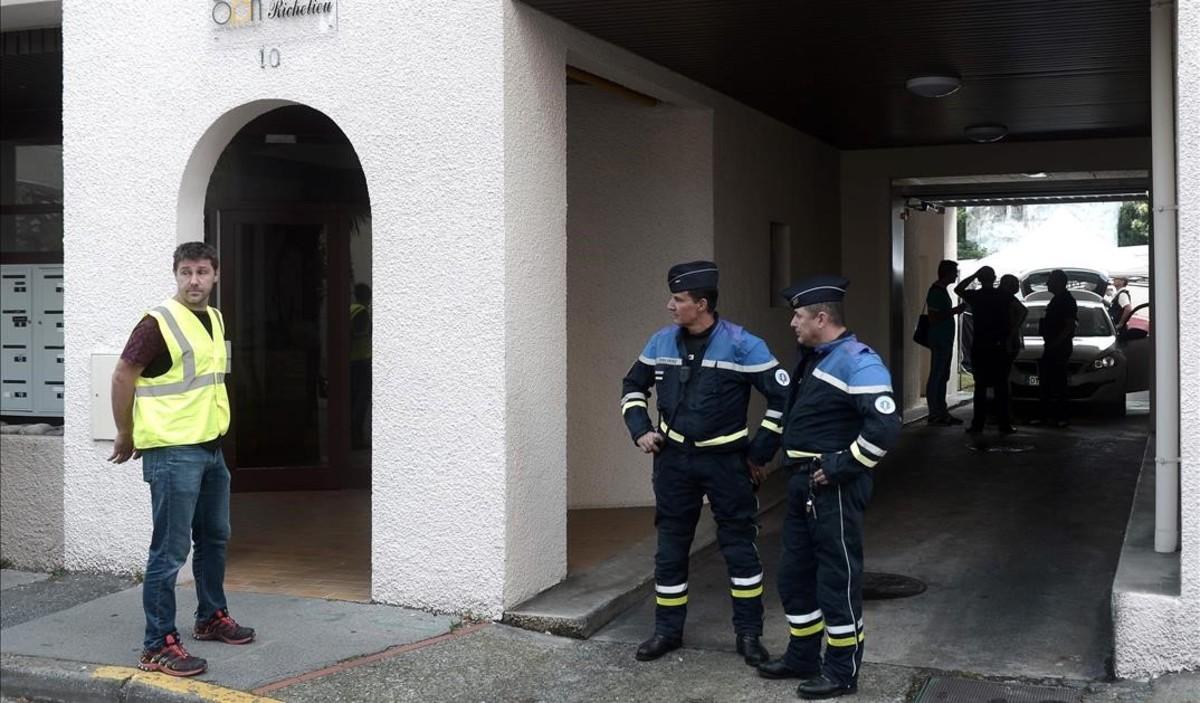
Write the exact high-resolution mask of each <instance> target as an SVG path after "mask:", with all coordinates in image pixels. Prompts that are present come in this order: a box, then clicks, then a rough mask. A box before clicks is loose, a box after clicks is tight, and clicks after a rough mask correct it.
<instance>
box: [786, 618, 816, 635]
mask: <svg viewBox="0 0 1200 703" xmlns="http://www.w3.org/2000/svg"><path fill="white" fill-rule="evenodd" d="M824 629H825V623H824V622H823V621H820V620H818V621H817V622H816V623H814V624H812V625H805V626H804V627H789V628H788V632H789V633H791V635H792V637H809V636H811V635H815V634H817V633H818V632H820V631H821V630H824Z"/></svg>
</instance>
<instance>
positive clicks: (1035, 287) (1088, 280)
mask: <svg viewBox="0 0 1200 703" xmlns="http://www.w3.org/2000/svg"><path fill="white" fill-rule="evenodd" d="M1064 273H1066V274H1067V289H1068V290H1086V291H1089V292H1092V293H1095V294H1097V295H1100V296H1103V295H1104V293H1105V292H1106V291H1107V290H1108V279H1106V278H1104V277H1103V276H1102V275H1101V274H1099V273H1097V272H1096V271H1083V270H1076V269H1066V270H1065V271H1064ZM1049 277H1050V272H1049V271H1037V272H1034V273H1031V274H1028V275H1026V276H1025V277H1024V278H1023V279H1022V280H1021V292H1022V293H1023V294H1024V295H1029V294H1030V293H1036V292H1037V291H1043V290H1046V279H1047V278H1049Z"/></svg>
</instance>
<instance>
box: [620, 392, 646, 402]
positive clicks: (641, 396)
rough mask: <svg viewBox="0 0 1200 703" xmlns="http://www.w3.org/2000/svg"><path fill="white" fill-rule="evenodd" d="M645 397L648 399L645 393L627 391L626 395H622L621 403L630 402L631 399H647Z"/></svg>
mask: <svg viewBox="0 0 1200 703" xmlns="http://www.w3.org/2000/svg"><path fill="white" fill-rule="evenodd" d="M645 399H646V394H645V393H638V392H636V391H635V392H633V393H626V394H625V395H623V396H621V403H622V404H624V403H628V402H629V401H631V400H645Z"/></svg>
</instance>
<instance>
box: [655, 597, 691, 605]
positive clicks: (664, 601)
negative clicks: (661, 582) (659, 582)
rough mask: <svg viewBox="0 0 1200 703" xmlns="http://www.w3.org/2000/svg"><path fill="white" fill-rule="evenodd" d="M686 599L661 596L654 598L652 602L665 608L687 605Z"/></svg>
mask: <svg viewBox="0 0 1200 703" xmlns="http://www.w3.org/2000/svg"><path fill="white" fill-rule="evenodd" d="M687 598H688V597H687V596H680V597H678V598H663V597H662V596H657V597H655V599H654V602H655V603H658V604H659V605H666V606H673V605H687Z"/></svg>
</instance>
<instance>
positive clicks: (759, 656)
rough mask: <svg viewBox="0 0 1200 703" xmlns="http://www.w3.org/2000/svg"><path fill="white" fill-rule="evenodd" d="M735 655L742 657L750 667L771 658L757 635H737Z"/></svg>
mask: <svg viewBox="0 0 1200 703" xmlns="http://www.w3.org/2000/svg"><path fill="white" fill-rule="evenodd" d="M737 653H738V654H740V655H742V656H743V657H744V658H745V659H746V663H747V664H749V665H750V666H758V665H759V664H762V663H763V662H765V661H766V660H768V659H770V658H771V654H770V653H769V652H767V648H766V647H764V646H763V643H762V640H761V638H759V636H758V635H738V637H737Z"/></svg>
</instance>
